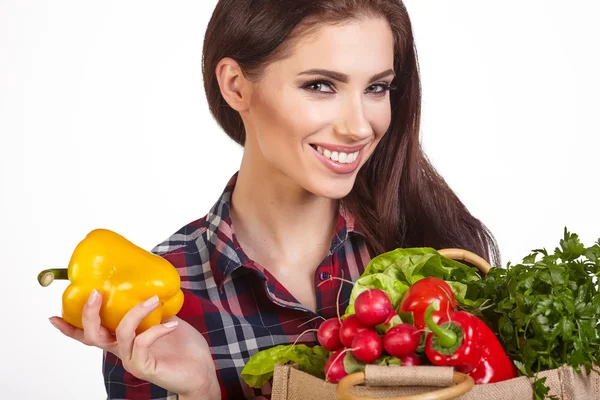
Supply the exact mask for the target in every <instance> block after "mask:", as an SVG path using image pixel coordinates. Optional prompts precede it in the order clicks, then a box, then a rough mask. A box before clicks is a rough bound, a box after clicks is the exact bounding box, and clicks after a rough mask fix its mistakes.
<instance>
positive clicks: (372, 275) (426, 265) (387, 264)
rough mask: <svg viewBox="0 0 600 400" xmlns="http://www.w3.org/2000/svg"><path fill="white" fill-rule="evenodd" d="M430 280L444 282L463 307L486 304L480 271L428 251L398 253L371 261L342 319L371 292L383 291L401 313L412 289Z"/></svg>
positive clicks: (388, 254) (377, 257) (391, 252)
mask: <svg viewBox="0 0 600 400" xmlns="http://www.w3.org/2000/svg"><path fill="white" fill-rule="evenodd" d="M427 277H435V278H439V279H442V280H444V281H445V282H446V284H448V286H450V288H451V289H452V293H453V294H454V297H455V299H456V301H457V302H458V304H459V305H461V306H468V307H471V308H477V307H479V306H480V305H481V304H482V303H483V302H484V301H485V300H486V299H485V298H482V297H481V296H480V291H481V285H480V281H481V280H482V277H481V275H480V274H479V272H478V270H477V268H474V267H470V266H467V265H465V264H462V263H460V262H458V261H455V260H452V259H449V258H446V257H444V256H442V255H441V254H440V253H438V252H437V251H436V250H435V249H432V248H428V247H423V248H410V249H396V250H392V251H389V252H387V253H383V254H380V255H378V256H376V257H374V258H373V259H371V261H370V262H369V264H368V265H367V267H366V268H365V271H364V273H363V274H362V275H361V277H360V278H359V279H358V280H357V281H356V282H355V283H354V286H353V288H352V292H351V294H350V301H349V303H348V307H347V308H346V312H345V313H344V315H343V316H342V319H343V318H345V317H347V316H349V315H353V314H355V307H354V303H355V302H356V299H357V298H358V296H359V295H360V294H361V293H362V292H364V291H366V290H369V289H381V290H383V291H384V292H385V293H386V294H387V295H388V297H389V298H390V301H391V303H392V307H393V308H394V310H398V306H399V304H400V301H401V300H402V297H403V296H404V293H405V292H406V291H407V290H408V289H409V288H410V286H411V285H413V284H415V283H416V282H418V281H419V280H421V279H423V278H427ZM405 318H406V316H405ZM387 328H389V327H387Z"/></svg>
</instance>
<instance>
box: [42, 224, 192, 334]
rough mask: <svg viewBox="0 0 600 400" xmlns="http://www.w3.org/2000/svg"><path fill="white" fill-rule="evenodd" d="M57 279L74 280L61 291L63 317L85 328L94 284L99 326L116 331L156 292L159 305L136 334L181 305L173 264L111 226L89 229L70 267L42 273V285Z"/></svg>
mask: <svg viewBox="0 0 600 400" xmlns="http://www.w3.org/2000/svg"><path fill="white" fill-rule="evenodd" d="M54 279H65V280H70V281H71V284H70V285H69V286H68V287H67V288H66V289H65V291H64V292H63V296H62V316H63V318H64V320H65V321H66V322H68V323H69V324H71V325H73V326H76V327H78V328H81V329H83V324H82V322H81V314H82V312H83V306H84V305H85V303H86V301H87V299H88V297H89V296H90V294H91V292H92V290H93V289H96V290H98V291H99V292H100V293H101V294H102V308H101V309H100V321H101V325H102V326H104V327H105V328H106V329H108V330H109V331H111V332H112V333H115V331H116V329H117V326H118V325H119V322H121V319H122V318H123V317H124V316H125V314H126V313H127V312H128V311H129V310H131V309H132V308H133V307H134V306H136V305H138V304H139V303H142V302H144V301H145V300H148V299H149V298H150V297H152V296H154V295H158V298H159V301H160V305H159V306H158V307H157V308H156V309H155V310H154V311H152V313H150V315H148V316H147V317H146V318H144V319H143V320H142V322H141V323H140V325H139V326H138V328H137V330H136V332H137V333H141V332H143V331H145V330H147V329H148V328H150V327H151V326H154V325H158V324H160V323H161V322H162V321H164V320H166V319H168V318H171V317H172V316H174V315H176V314H177V313H178V312H179V310H180V309H181V307H182V306H183V299H184V297H183V292H182V291H181V289H180V276H179V273H178V272H177V270H176V269H175V267H174V266H173V265H171V263H169V262H168V261H167V260H166V259H165V258H163V257H160V256H158V255H156V254H153V253H151V252H149V251H146V250H144V249H142V248H140V247H138V246H136V245H134V244H133V243H131V242H130V241H129V240H127V239H126V238H124V237H123V236H121V235H119V234H117V233H115V232H112V231H110V230H107V229H96V230H93V231H91V232H90V233H89V234H88V235H87V236H86V237H85V238H84V239H83V240H82V241H81V242H80V243H79V244H78V245H77V246H76V247H75V250H74V251H73V254H72V256H71V260H70V262H69V265H68V268H66V269H47V270H44V271H42V272H40V273H39V275H38V282H39V283H40V284H41V285H42V286H48V285H49V284H50V283H52V281H53V280H54Z"/></svg>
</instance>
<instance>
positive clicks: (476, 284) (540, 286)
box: [244, 229, 600, 400]
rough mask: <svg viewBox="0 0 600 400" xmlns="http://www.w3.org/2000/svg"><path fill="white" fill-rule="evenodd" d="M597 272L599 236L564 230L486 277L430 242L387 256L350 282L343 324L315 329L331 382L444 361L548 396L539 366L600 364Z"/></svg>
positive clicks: (481, 378)
mask: <svg viewBox="0 0 600 400" xmlns="http://www.w3.org/2000/svg"><path fill="white" fill-rule="evenodd" d="M599 276H600V240H599V241H598V242H597V243H595V244H594V245H593V246H591V247H585V246H584V245H583V244H582V243H581V242H580V240H579V238H578V236H577V235H575V234H571V233H569V232H568V231H567V230H566V229H565V234H564V238H563V239H562V240H561V241H560V245H559V247H557V248H556V249H555V250H554V253H552V254H551V253H549V252H548V251H547V250H545V249H541V250H534V251H533V252H532V253H531V254H530V255H528V256H527V257H525V258H524V259H523V261H522V263H520V264H516V265H511V264H510V263H509V264H508V265H507V267H506V268H492V269H491V270H490V271H489V272H487V274H486V275H485V276H484V277H482V276H481V275H480V273H479V272H478V270H477V269H476V268H473V267H470V266H467V265H465V264H462V263H460V262H458V261H454V260H450V259H448V258H446V257H443V256H442V255H441V254H439V253H438V252H437V251H435V250H434V249H430V248H412V249H396V250H394V251H391V252H387V253H384V254H381V255H379V256H377V257H375V258H373V259H372V260H371V262H370V263H369V265H368V266H367V268H366V269H365V272H364V273H363V274H362V276H361V277H360V278H358V279H357V280H356V282H354V285H353V288H352V291H351V295H350V299H349V303H348V306H347V308H346V310H345V313H344V315H342V316H341V318H340V320H338V319H337V318H334V319H333V321H332V320H330V321H325V322H323V323H322V325H321V327H320V328H319V331H321V330H322V332H323V333H320V334H318V335H317V339H318V340H319V343H320V345H322V346H327V348H328V349H331V350H330V351H327V350H325V349H323V350H324V351H326V352H327V354H326V355H325V356H324V358H325V360H326V362H327V364H328V367H331V368H330V370H329V372H328V373H327V374H328V376H327V380H328V381H330V382H338V381H339V380H340V379H342V378H343V376H345V375H346V374H350V373H353V372H356V371H364V368H365V366H366V365H367V364H377V365H403V366H411V365H423V364H433V365H447V366H452V367H454V368H455V369H456V370H457V371H460V372H463V373H466V374H469V375H471V376H472V377H473V379H474V380H475V383H476V384H488V383H493V382H500V381H504V380H508V379H511V378H514V377H517V376H518V375H525V376H528V377H533V378H534V379H533V380H532V383H533V390H534V392H535V399H536V400H541V399H544V398H545V396H546V395H547V394H548V392H549V388H548V387H546V386H545V384H544V381H545V378H543V379H539V378H538V377H537V373H538V372H541V371H544V370H550V369H554V368H558V367H560V366H563V365H565V364H566V365H569V366H571V367H573V369H574V370H575V371H576V372H578V373H581V372H584V371H585V372H586V373H589V372H590V371H591V370H592V369H594V370H596V368H597V365H600V290H599V287H598V285H599V281H598V278H599ZM336 329H337V332H338V333H337V335H338V336H339V337H338V338H336V337H335V336H336V334H335V332H336ZM325 333H326V334H325ZM338 339H339V342H338ZM291 347H294V345H292V346H291ZM316 347H319V346H316ZM331 351H335V353H331ZM260 353H261V352H259V353H257V354H260ZM255 357H256V355H255V356H253V357H252V358H251V359H250V361H249V362H248V364H247V365H246V368H244V371H245V370H246V369H247V368H248V369H251V367H254V364H255V363H256V362H258V358H255ZM307 357H317V356H316V355H314V354H312V353H307ZM340 360H343V361H341V362H340ZM323 366H324V365H323ZM342 367H343V368H342ZM269 368H271V370H272V365H269ZM269 368H267V369H269ZM326 371H327V369H323V370H321V371H320V372H319V374H318V375H317V374H313V375H315V376H324V375H325V373H326ZM596 372H598V373H600V371H596Z"/></svg>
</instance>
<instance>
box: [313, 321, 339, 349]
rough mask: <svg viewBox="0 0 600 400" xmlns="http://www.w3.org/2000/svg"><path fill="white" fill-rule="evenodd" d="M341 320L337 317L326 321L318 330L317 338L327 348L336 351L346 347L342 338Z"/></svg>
mask: <svg viewBox="0 0 600 400" xmlns="http://www.w3.org/2000/svg"><path fill="white" fill-rule="evenodd" d="M340 326H341V322H340V320H339V319H337V318H330V319H328V320H326V321H324V322H323V323H322V324H321V326H319V329H318V331H317V340H318V341H319V343H320V344H321V346H323V347H324V348H325V349H326V350H329V351H336V350H338V349H341V348H342V347H344V345H343V344H342V341H341V340H340Z"/></svg>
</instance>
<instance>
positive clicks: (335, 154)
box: [317, 146, 359, 164]
mask: <svg viewBox="0 0 600 400" xmlns="http://www.w3.org/2000/svg"><path fill="white" fill-rule="evenodd" d="M317 151H318V152H319V153H321V154H323V156H325V157H326V158H328V159H330V160H333V161H337V162H339V163H340V164H350V163H353V162H354V161H355V160H356V159H357V158H358V153H359V151H355V152H354V153H344V152H343V151H334V150H329V149H324V148H323V147H321V146H317Z"/></svg>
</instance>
